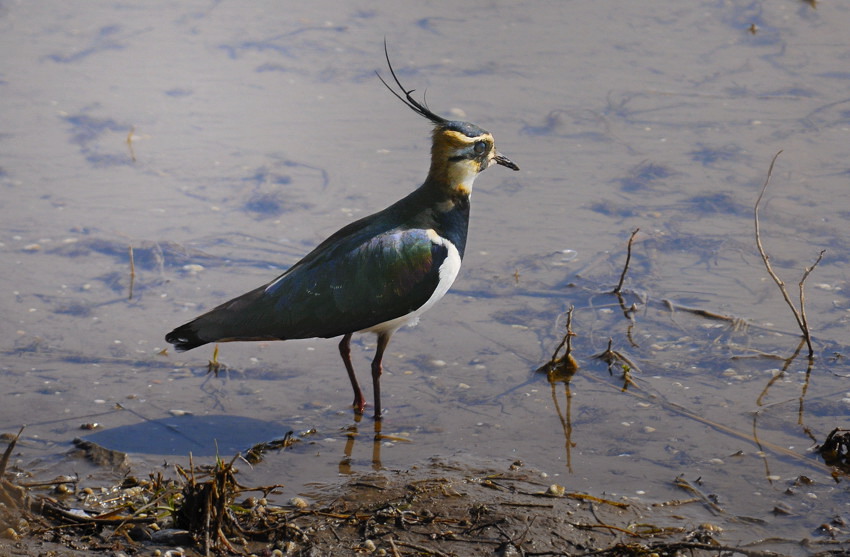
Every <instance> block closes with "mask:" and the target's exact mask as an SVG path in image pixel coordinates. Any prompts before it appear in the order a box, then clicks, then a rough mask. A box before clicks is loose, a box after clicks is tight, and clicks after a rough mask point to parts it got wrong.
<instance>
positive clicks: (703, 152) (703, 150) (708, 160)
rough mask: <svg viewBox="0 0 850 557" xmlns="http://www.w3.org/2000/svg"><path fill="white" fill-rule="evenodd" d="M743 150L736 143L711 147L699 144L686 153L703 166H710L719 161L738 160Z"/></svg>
mask: <svg viewBox="0 0 850 557" xmlns="http://www.w3.org/2000/svg"><path fill="white" fill-rule="evenodd" d="M743 152H744V150H743V149H742V148H740V147H738V146H737V145H722V146H719V147H712V146H709V145H704V144H699V145H698V148H697V149H696V150H694V151H691V152H690V153H688V154H689V155H690V156H691V159H693V160H694V161H696V162H698V163H700V164H702V165H703V166H710V165H712V164H714V163H716V162H720V161H731V162H734V161H738V160H740V159H741V155H742V153H743Z"/></svg>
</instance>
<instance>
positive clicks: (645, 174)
mask: <svg viewBox="0 0 850 557" xmlns="http://www.w3.org/2000/svg"><path fill="white" fill-rule="evenodd" d="M672 175H673V171H671V170H670V169H669V168H667V167H666V166H663V165H660V164H656V163H653V162H648V161H645V162H642V163H640V164H639V165H637V166H636V167H634V168H633V169H632V171H631V172H630V173H629V175H628V176H626V177H625V178H619V179H618V180H617V181H618V182H619V183H620V189H621V190H622V191H625V192H636V191H640V190H645V189H649V186H650V184H651V183H652V182H655V181H657V180H663V179H664V178H669V177H670V176H672Z"/></svg>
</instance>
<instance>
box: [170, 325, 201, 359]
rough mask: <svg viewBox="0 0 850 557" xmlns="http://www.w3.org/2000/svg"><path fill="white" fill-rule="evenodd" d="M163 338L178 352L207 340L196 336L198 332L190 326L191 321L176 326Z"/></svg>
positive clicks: (195, 346)
mask: <svg viewBox="0 0 850 557" xmlns="http://www.w3.org/2000/svg"><path fill="white" fill-rule="evenodd" d="M165 340H166V342H169V343H171V344H173V345H174V349H175V350H177V351H178V352H185V351H186V350H191V349H192V348H197V347H198V346H202V345H204V344H207V342H208V341H206V340H203V339H202V338H200V337H199V336H198V332H197V331H195V330H194V329H193V328H192V326H191V323H187V324H186V325H181V326H180V327H177V328H176V329H174V330H173V331H171V332H170V333H168V334H167V335H165Z"/></svg>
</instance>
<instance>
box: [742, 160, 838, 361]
mask: <svg viewBox="0 0 850 557" xmlns="http://www.w3.org/2000/svg"><path fill="white" fill-rule="evenodd" d="M781 153H782V151H779V152H778V153H776V154H775V155H774V156H773V160H771V161H770V167H769V168H768V169H767V178H765V180H764V185H762V187H761V191H760V192H759V195H758V198H757V199H756V204H755V207H754V208H753V221H754V223H755V231H756V247H757V248H758V250H759V255H761V260H762V261H763V262H764V266H765V268H766V269H767V274H768V275H770V278H772V279H773V282H775V283H776V285H777V286H778V287H779V291H780V292H781V293H782V297H783V298H784V299H785V303H786V304H788V307H789V308H791V312H792V313H793V314H794V319H796V320H797V326H799V327H800V331H801V332H802V333H803V338H804V339H805V340H806V345H807V346H808V347H809V358H812V357H813V356H814V353H815V352H814V348H812V336H811V333H810V332H809V323H808V320H807V319H806V306H805V302H806V296H805V291H804V287H803V285H804V283H805V282H806V279H807V278H809V275H810V274H811V272H812V271H813V270H814V268H815V267H817V265H818V263H820V261H821V259H823V254H824V253H825V252H826V250H821V251H820V253H819V254H818V257H817V259H816V260H815V262H814V263H812V266H811V267H806V270H805V272H804V273H803V276H802V277H801V278H800V282H799V287H800V307H799V309H798V308H797V307H796V306H795V305H794V302H793V301H792V300H791V296H790V294H788V289H787V288H785V283H784V282H783V281H782V279H780V278H779V275H777V274H776V272H775V271H774V270H773V266H772V265H771V264H770V256H768V255H767V252H766V251H765V250H764V246H763V245H762V242H761V228H760V226H759V205H760V204H761V200H762V197H764V192H765V190H767V185H768V184H769V183H770V176H771V175H772V174H773V166H774V165H775V164H776V159H777V158H778V157H779V155H780V154H781Z"/></svg>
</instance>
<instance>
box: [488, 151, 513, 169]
mask: <svg viewBox="0 0 850 557" xmlns="http://www.w3.org/2000/svg"><path fill="white" fill-rule="evenodd" d="M493 160H494V161H496V164H501V165H502V166H506V167H508V168H510V169H511V170H519V167H518V166H517V165H515V164H514V163H513V161H511V159H509V158H508V157H506V156H505V155H503V154H501V153H496V156H495V157H493Z"/></svg>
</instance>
